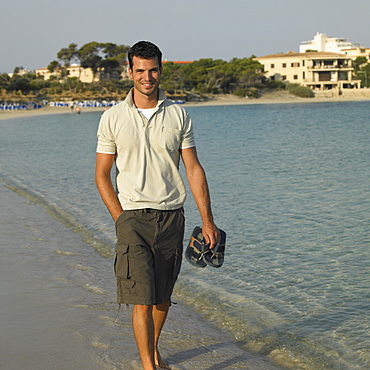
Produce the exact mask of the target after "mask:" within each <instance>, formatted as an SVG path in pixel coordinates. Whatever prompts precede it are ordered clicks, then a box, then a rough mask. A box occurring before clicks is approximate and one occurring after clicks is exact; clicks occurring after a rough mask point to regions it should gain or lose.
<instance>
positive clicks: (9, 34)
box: [0, 0, 370, 73]
mask: <svg viewBox="0 0 370 370" xmlns="http://www.w3.org/2000/svg"><path fill="white" fill-rule="evenodd" d="M369 14H370V0H353V1H348V0H279V1H277V0H253V1H252V0H228V1H227V0H226V1H221V0H182V1H179V0H172V1H170V0H157V1H148V0H132V1H131V0H99V1H98V0H73V1H71V0H63V1H53V0H1V21H0V35H1V41H0V44H1V47H0V73H3V72H12V71H13V69H14V67H16V66H23V67H24V68H27V69H37V68H41V67H47V65H48V64H49V63H50V62H51V61H52V60H55V59H56V54H57V53H58V51H59V50H60V49H61V48H63V47H67V46H68V45H69V44H70V43H76V44H77V45H78V46H79V47H81V46H82V45H83V44H85V43H87V42H90V41H98V42H113V43H116V44H124V45H129V46H130V45H132V44H134V43H135V42H136V41H139V40H149V41H152V42H154V43H156V44H157V45H158V46H159V47H160V48H161V49H162V52H163V57H164V59H168V60H197V59H200V58H213V59H224V60H227V61H229V60H230V59H232V58H233V57H237V58H244V57H250V56H251V55H252V54H254V55H256V56H262V55H266V54H271V53H279V52H287V51H289V50H293V51H299V45H300V43H301V42H302V41H306V40H311V39H313V36H314V35H315V34H316V33H317V32H322V33H326V34H327V35H328V36H329V37H343V38H346V39H348V40H349V41H351V42H354V43H360V44H361V45H362V46H366V47H370V26H369Z"/></svg>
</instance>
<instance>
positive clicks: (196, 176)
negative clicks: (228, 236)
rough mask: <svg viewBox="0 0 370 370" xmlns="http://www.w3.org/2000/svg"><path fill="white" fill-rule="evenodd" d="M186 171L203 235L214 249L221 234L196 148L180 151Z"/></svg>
mask: <svg viewBox="0 0 370 370" xmlns="http://www.w3.org/2000/svg"><path fill="white" fill-rule="evenodd" d="M180 153H181V157H182V160H183V162H184V165H185V169H186V177H187V179H188V182H189V186H190V189H191V192H192V193H193V197H194V199H195V203H196V204H197V206H198V209H199V213H200V216H201V217H202V223H203V226H202V233H203V236H204V238H205V240H206V242H207V243H210V244H211V245H210V248H213V247H214V246H215V245H216V243H217V242H219V240H220V232H219V230H218V228H217V226H216V225H215V223H214V221H213V215H212V210H211V198H210V195H209V189H208V184H207V179H206V174H205V172H204V169H203V167H202V166H201V164H200V162H199V159H198V156H197V151H196V149H195V147H192V148H188V149H181V150H180Z"/></svg>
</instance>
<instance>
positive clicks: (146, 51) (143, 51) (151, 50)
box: [127, 41, 162, 69]
mask: <svg viewBox="0 0 370 370" xmlns="http://www.w3.org/2000/svg"><path fill="white" fill-rule="evenodd" d="M127 56H128V62H129V65H130V68H131V69H132V66H133V62H132V59H133V57H139V58H143V59H154V58H155V57H157V59H158V64H159V66H160V67H161V66H162V52H161V51H160V50H159V48H158V46H156V45H154V44H153V43H151V42H149V41H139V42H137V43H136V44H135V45H133V46H131V48H130V50H129V51H128V53H127Z"/></svg>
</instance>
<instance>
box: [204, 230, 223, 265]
mask: <svg viewBox="0 0 370 370" xmlns="http://www.w3.org/2000/svg"><path fill="white" fill-rule="evenodd" d="M219 230H220V234H221V240H220V242H219V243H217V244H216V245H215V246H214V247H213V248H212V249H208V251H206V252H205V253H203V261H204V262H205V263H206V264H207V265H209V266H212V267H216V268H219V267H221V266H222V265H223V263H224V260H225V245H226V233H225V231H223V230H221V229H219Z"/></svg>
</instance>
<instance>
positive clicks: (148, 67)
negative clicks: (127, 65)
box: [129, 56, 162, 102]
mask: <svg viewBox="0 0 370 370" xmlns="http://www.w3.org/2000/svg"><path fill="white" fill-rule="evenodd" d="M132 62H133V65H132V69H129V74H130V79H131V80H132V81H133V82H134V97H135V102H136V100H137V99H141V98H146V99H149V100H152V99H155V100H157V98H158V86H159V80H160V77H161V72H162V68H161V67H160V66H159V63H158V59H157V57H155V58H153V59H143V58H139V57H135V56H134V57H133V58H132Z"/></svg>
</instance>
